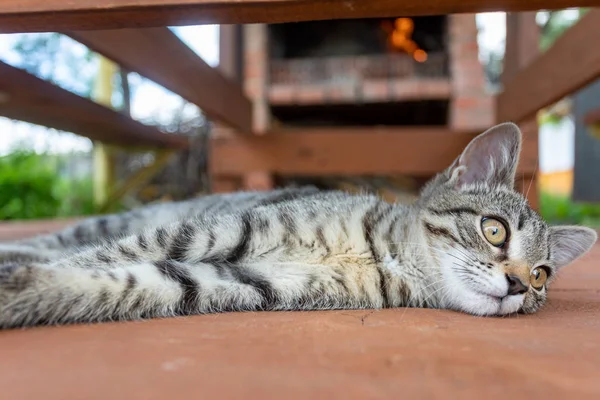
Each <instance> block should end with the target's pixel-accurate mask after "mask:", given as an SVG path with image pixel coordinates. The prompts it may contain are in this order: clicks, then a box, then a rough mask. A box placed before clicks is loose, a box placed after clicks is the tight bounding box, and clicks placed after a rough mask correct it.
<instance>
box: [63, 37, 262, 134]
mask: <svg viewBox="0 0 600 400" xmlns="http://www.w3.org/2000/svg"><path fill="white" fill-rule="evenodd" d="M67 34H68V35H69V36H71V37H72V38H73V39H75V40H77V41H79V42H81V43H83V44H85V45H86V46H88V47H89V48H91V49H92V50H94V51H97V52H98V53H100V54H103V55H105V56H106V57H108V58H110V59H112V60H114V61H115V62H117V63H118V64H120V65H123V66H124V67H125V68H126V69H128V70H130V71H135V72H138V73H139V74H141V75H144V76H145V77H147V78H149V79H151V80H153V81H154V82H156V83H158V84H159V85H162V86H164V87H165V88H167V89H169V90H170V91H172V92H174V93H177V94H178V95H180V96H181V97H183V98H184V99H186V100H188V101H189V102H191V103H194V104H195V105H197V106H198V107H200V109H202V111H203V112H204V113H206V114H207V115H208V116H209V117H210V118H213V119H216V120H219V121H221V122H224V123H226V124H228V125H230V126H232V127H234V128H236V129H238V130H241V131H247V132H248V131H250V130H251V123H252V107H251V103H250V101H249V100H248V99H247V98H246V97H245V95H244V93H243V91H242V88H241V86H240V85H238V84H236V83H235V82H232V81H231V80H230V79H227V78H226V77H224V76H223V75H222V74H221V72H219V70H218V69H216V68H212V67H211V66H210V65H208V64H206V63H205V62H204V60H202V58H200V57H199V56H198V55H197V54H196V53H194V52H193V51H192V50H191V49H190V48H189V47H188V46H187V45H186V44H185V43H183V42H182V41H181V40H179V38H178V37H177V36H176V35H175V34H174V33H173V32H171V30H170V29H168V28H149V29H118V30H103V31H77V32H68V33H67Z"/></svg>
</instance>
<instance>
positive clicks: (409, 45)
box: [382, 18, 427, 63]
mask: <svg viewBox="0 0 600 400" xmlns="http://www.w3.org/2000/svg"><path fill="white" fill-rule="evenodd" d="M382 27H383V29H384V30H385V31H386V32H387V33H388V40H389V41H390V44H391V46H392V47H393V48H394V49H396V50H400V51H404V52H406V53H408V54H411V55H412V56H413V58H414V59H415V61H417V62H421V63H422V62H425V61H427V52H426V51H425V50H423V49H421V48H419V45H417V43H415V41H414V40H412V39H411V36H412V33H413V31H414V29H415V23H414V22H413V20H412V19H411V18H396V19H395V20H394V23H393V24H391V23H389V22H388V21H384V23H383V24H382Z"/></svg>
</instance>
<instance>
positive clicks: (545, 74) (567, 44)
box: [496, 9, 600, 121]
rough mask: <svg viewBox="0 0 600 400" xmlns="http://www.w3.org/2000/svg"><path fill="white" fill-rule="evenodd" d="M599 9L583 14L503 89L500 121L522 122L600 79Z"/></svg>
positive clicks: (499, 113)
mask: <svg viewBox="0 0 600 400" xmlns="http://www.w3.org/2000/svg"><path fill="white" fill-rule="evenodd" d="M598 26H600V9H594V10H591V11H589V12H588V13H587V14H586V15H584V16H583V17H582V18H581V20H579V22H577V23H576V24H575V25H574V26H572V27H571V28H570V29H569V30H567V31H566V32H565V33H564V34H563V35H562V36H561V37H560V38H558V40H556V42H555V43H554V45H553V46H552V47H550V49H548V50H547V51H546V52H545V53H543V54H541V55H540V56H538V57H537V58H536V59H535V60H534V61H532V62H530V63H529V64H528V66H527V67H525V68H524V69H523V70H521V71H520V72H518V73H517V75H515V76H514V77H513V78H512V79H510V80H509V81H508V82H507V83H506V84H505V86H504V91H503V92H502V93H500V94H499V95H498V97H497V99H496V101H497V104H496V107H497V119H498V120H499V121H523V120H525V119H526V118H528V117H532V116H534V115H535V114H536V113H537V112H538V111H539V110H540V109H542V108H544V107H546V106H549V105H551V104H553V103H555V102H556V101H558V100H560V99H561V98H563V97H565V96H567V95H569V94H571V93H573V92H575V91H577V90H579V89H581V88H582V87H584V86H586V85H587V84H588V83H590V82H592V81H593V80H594V79H596V78H597V77H599V76H600V46H597V45H594V43H597V42H598V41H599V40H600V29H598Z"/></svg>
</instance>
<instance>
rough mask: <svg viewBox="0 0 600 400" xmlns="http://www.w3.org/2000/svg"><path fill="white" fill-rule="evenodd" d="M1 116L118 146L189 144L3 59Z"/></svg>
mask: <svg viewBox="0 0 600 400" xmlns="http://www.w3.org/2000/svg"><path fill="white" fill-rule="evenodd" d="M0 115H1V116H4V117H7V118H12V119H17V120H21V121H26V122H30V123H33V124H38V125H43V126H47V127H50V128H55V129H59V130H63V131H68V132H73V133H76V134H79V135H82V136H86V137H88V138H90V139H92V140H99V141H102V142H104V143H110V144H115V145H122V146H135V147H155V146H156V147H163V148H175V149H177V148H185V147H187V146H188V139H187V138H186V137H184V136H181V135H175V134H165V133H162V132H160V131H159V130H158V129H156V128H154V127H151V126H147V125H144V124H142V123H140V122H137V121H135V120H133V119H131V118H129V117H127V116H125V115H123V114H121V113H118V112H116V111H113V110H111V109H109V108H107V107H104V106H102V105H100V104H98V103H95V102H93V101H92V100H89V99H86V98H84V97H80V96H78V95H76V94H73V93H71V92H69V91H67V90H65V89H62V88H60V87H59V86H56V85H53V84H52V83H50V82H47V81H44V80H42V79H40V78H37V77H36V76H34V75H31V74H29V73H27V72H25V71H23V70H21V69H18V68H15V67H12V66H10V65H8V64H5V63H3V62H0ZM5 134H10V133H5Z"/></svg>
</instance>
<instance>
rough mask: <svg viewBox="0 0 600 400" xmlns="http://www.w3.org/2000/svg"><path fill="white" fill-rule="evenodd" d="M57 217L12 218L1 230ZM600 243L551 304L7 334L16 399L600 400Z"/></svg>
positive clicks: (256, 316)
mask: <svg viewBox="0 0 600 400" xmlns="http://www.w3.org/2000/svg"><path fill="white" fill-rule="evenodd" d="M60 225H61V223H58V224H57V223H49V224H46V225H44V226H40V225H38V226H37V227H36V225H35V224H33V225H30V226H29V227H28V226H27V225H12V226H11V225H9V226H6V225H2V226H0V240H4V239H8V238H14V237H16V236H27V235H30V234H32V232H35V231H36V229H37V230H40V229H42V230H51V229H56V228H58V227H59V226H60ZM599 264H600V245H597V246H596V247H595V248H594V249H593V250H592V251H591V252H590V253H589V254H588V255H586V256H585V257H584V258H582V259H581V260H580V261H579V262H577V263H575V264H573V265H572V266H570V267H569V268H568V269H565V270H564V271H563V272H562V273H561V275H560V277H559V279H558V280H557V282H556V283H555V284H554V285H553V286H552V287H551V291H550V300H549V302H548V304H547V305H546V307H545V308H544V309H543V310H542V311H540V312H539V313H537V314H534V315H530V316H523V315H520V316H514V317H507V318H478V317H472V316H469V315H464V314H460V313H455V312H450V311H438V310H424V309H396V310H385V311H377V312H370V311H332V312H304V313H244V314H233V313H232V314H221V315H205V316H196V317H188V318H175V319H169V320H154V321H145V322H134V323H114V324H102V325H93V326H83V325H80V326H69V327H55V328H40V329H30V330H22V331H6V332H0V388H2V389H1V390H2V394H1V395H0V398H2V399H6V400H9V399H11V400H12V399H19V400H22V399H47V400H59V399H60V400H64V399H86V400H88V399H90V400H91V399H111V400H112V399H144V400H151V399H180V398H186V399H232V398H240V399H241V398H244V399H261V400H265V399H300V398H303V399H306V398H309V399H311V400H317V399H335V398H338V397H339V398H345V399H388V398H389V399H392V398H393V399H416V398H419V399H420V398H426V399H434V398H436V399H453V398H460V399H489V398H502V399H515V398H524V399H525V398H527V399H533V398H537V399H544V400H547V399H561V398H564V399H566V398H567V396H568V397H569V398H571V397H572V398H575V399H584V398H589V399H600V265H599Z"/></svg>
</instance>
